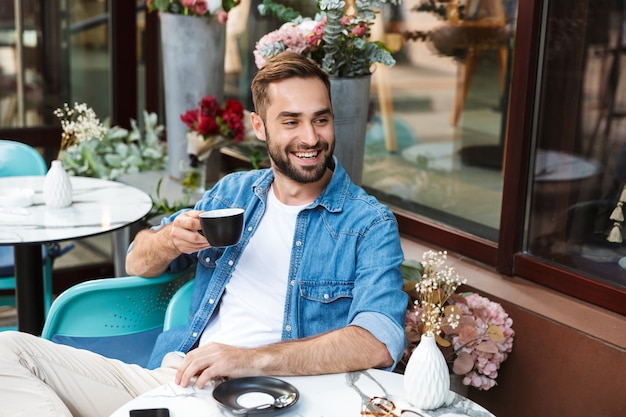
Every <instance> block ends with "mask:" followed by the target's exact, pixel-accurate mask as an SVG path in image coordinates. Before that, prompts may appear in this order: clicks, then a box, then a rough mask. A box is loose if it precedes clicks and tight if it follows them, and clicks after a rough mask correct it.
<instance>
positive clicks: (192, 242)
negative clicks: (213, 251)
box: [169, 210, 211, 253]
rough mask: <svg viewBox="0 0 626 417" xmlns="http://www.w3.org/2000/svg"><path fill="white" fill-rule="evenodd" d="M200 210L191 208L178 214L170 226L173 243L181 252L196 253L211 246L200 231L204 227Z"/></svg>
mask: <svg viewBox="0 0 626 417" xmlns="http://www.w3.org/2000/svg"><path fill="white" fill-rule="evenodd" d="M200 213H202V212H201V211H198V210H189V211H186V212H184V213H181V214H180V215H179V216H177V217H176V218H175V219H174V221H173V222H172V225H171V226H170V227H169V234H170V238H171V240H172V243H173V244H174V246H175V247H176V249H178V251H179V252H180V253H194V252H198V251H201V250H204V249H206V248H209V247H211V245H209V243H208V242H207V240H206V238H205V237H204V236H202V235H201V234H200V233H198V230H200V229H202V226H201V225H200V219H199V216H200Z"/></svg>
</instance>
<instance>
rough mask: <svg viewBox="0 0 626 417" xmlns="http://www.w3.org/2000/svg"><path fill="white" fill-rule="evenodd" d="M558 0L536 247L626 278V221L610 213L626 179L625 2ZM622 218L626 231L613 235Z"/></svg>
mask: <svg viewBox="0 0 626 417" xmlns="http://www.w3.org/2000/svg"><path fill="white" fill-rule="evenodd" d="M554 3H558V4H555V5H554V7H551V8H550V10H549V12H548V19H547V24H546V27H547V32H546V38H545V39H546V42H545V44H546V45H547V46H546V51H545V56H544V61H543V67H542V69H541V73H542V79H541V86H540V87H541V88H542V89H543V91H542V94H541V99H540V101H539V104H538V105H539V112H538V114H540V116H539V119H538V120H537V137H536V141H535V148H536V149H535V151H534V161H535V166H534V177H533V178H534V180H533V182H532V189H531V204H530V213H529V221H528V239H527V247H528V250H529V252H530V253H531V254H533V255H536V256H538V257H540V258H543V259H545V260H548V261H550V262H553V263H556V264H560V265H564V266H566V267H569V268H571V269H573V270H576V271H578V272H582V273H585V274H586V275H590V276H592V277H594V278H597V279H598V280H600V281H604V282H606V283H609V284H611V285H615V286H618V287H622V288H624V287H626V270H625V267H626V264H625V262H626V245H625V244H624V242H623V230H621V227H622V224H621V223H620V222H619V221H617V222H616V221H615V220H611V217H612V215H613V212H614V210H615V208H616V207H617V208H618V209H619V212H622V209H621V207H620V206H618V202H619V199H620V196H621V195H622V191H623V188H624V186H625V185H626V119H625V118H624V116H625V114H624V108H625V107H624V106H625V105H626V94H625V92H626V67H624V59H625V58H626V39H624V36H625V35H624V26H625V25H626V19H625V14H624V3H625V2H624V1H623V0H602V1H596V2H593V3H589V4H587V3H584V6H585V8H584V9H583V8H582V6H581V5H583V2H577V4H579V6H577V7H571V5H570V3H569V2H564V1H560V2H559V1H557V2H554ZM559 6H561V7H559ZM581 10H582V13H581ZM581 16H582V17H583V18H581ZM615 223H618V224H617V225H616V224H615ZM614 227H617V229H618V230H617V237H619V238H622V239H619V238H614V239H611V240H614V241H613V242H611V241H609V239H607V238H608V237H609V234H610V233H611V230H612V229H613V228H614ZM620 240H622V241H620Z"/></svg>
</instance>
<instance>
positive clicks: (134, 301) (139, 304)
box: [41, 266, 195, 366]
mask: <svg viewBox="0 0 626 417" xmlns="http://www.w3.org/2000/svg"><path fill="white" fill-rule="evenodd" d="M194 276H195V266H191V267H189V268H187V269H185V270H183V271H181V272H177V273H164V274H162V275H161V276H158V277H155V278H143V277H139V276H131V277H120V278H103V279H96V280H91V281H85V282H81V283H79V284H76V285H74V286H73V287H71V288H69V289H67V290H66V291H64V292H63V293H62V294H60V295H59V296H58V297H57V298H56V299H55V300H54V302H53V303H52V307H51V308H50V312H49V313H48V316H47V318H46V322H45V324H44V328H43V331H42V335H41V337H43V338H45V339H48V340H52V341H54V342H57V343H61V344H65V345H70V346H74V347H77V348H81V349H87V350H90V351H93V352H97V353H100V354H101V355H104V356H107V357H109V358H115V359H119V360H122V361H124V362H126V363H135V364H138V365H141V366H146V365H147V363H148V359H149V358H150V353H151V352H152V348H153V346H154V343H155V341H156V338H157V336H158V335H159V334H160V333H161V332H162V330H163V323H164V318H165V311H166V309H167V307H168V304H169V302H170V299H171V298H172V296H173V295H174V294H175V293H176V291H177V290H178V289H179V288H180V287H181V286H182V285H183V284H184V283H185V282H187V281H189V280H190V279H192V278H193V277H194Z"/></svg>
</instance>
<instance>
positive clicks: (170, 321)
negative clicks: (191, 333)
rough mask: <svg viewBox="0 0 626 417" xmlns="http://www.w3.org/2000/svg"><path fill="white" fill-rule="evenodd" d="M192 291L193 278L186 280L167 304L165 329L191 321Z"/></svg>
mask: <svg viewBox="0 0 626 417" xmlns="http://www.w3.org/2000/svg"><path fill="white" fill-rule="evenodd" d="M192 293H193V280H191V281H188V282H186V283H185V284H183V286H182V287H180V288H179V289H178V291H176V294H174V296H173V297H172V299H171V300H170V302H169V304H168V305H167V310H165V321H164V323H163V330H164V331H165V330H169V329H171V328H174V327H176V326H183V325H185V324H188V323H189V306H190V304H191V294H192Z"/></svg>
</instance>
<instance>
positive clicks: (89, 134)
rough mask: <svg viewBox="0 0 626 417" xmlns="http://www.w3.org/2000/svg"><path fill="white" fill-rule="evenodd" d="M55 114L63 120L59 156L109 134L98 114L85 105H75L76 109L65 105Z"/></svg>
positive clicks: (55, 111)
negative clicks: (79, 144)
mask: <svg viewBox="0 0 626 417" xmlns="http://www.w3.org/2000/svg"><path fill="white" fill-rule="evenodd" d="M53 113H54V115H55V116H56V117H58V118H59V119H60V120H61V128H62V129H63V134H62V136H61V147H60V149H59V155H60V154H61V152H62V151H64V150H66V149H68V148H70V147H72V146H76V145H77V144H78V143H80V142H82V141H85V140H89V139H98V140H101V139H102V138H103V137H104V135H105V134H106V132H107V128H106V127H105V126H104V125H103V124H102V123H101V122H100V120H99V119H98V117H97V116H96V112H95V111H94V110H93V109H92V108H91V107H88V106H87V105H86V104H84V103H82V104H79V103H74V107H70V106H69V105H68V104H67V103H65V104H63V107H62V108H58V109H56V110H54V112H53ZM57 159H58V158H57Z"/></svg>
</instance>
